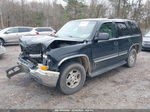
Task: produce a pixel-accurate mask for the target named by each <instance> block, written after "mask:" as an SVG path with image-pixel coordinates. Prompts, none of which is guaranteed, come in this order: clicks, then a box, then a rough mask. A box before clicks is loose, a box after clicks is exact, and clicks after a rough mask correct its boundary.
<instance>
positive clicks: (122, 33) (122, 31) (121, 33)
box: [116, 22, 130, 37]
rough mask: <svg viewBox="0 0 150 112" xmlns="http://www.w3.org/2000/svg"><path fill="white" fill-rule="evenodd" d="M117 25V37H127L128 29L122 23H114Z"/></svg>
mask: <svg viewBox="0 0 150 112" xmlns="http://www.w3.org/2000/svg"><path fill="white" fill-rule="evenodd" d="M116 25H117V29H118V36H119V37H122V36H127V35H129V34H130V32H129V29H128V27H127V25H126V24H125V23H123V22H121V23H116Z"/></svg>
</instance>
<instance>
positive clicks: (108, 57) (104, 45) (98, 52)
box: [92, 22, 118, 71]
mask: <svg viewBox="0 0 150 112" xmlns="http://www.w3.org/2000/svg"><path fill="white" fill-rule="evenodd" d="M115 32H116V30H115V25H114V24H113V23H112V22H108V23H103V24H102V25H101V27H100V29H99V33H108V34H109V36H110V38H109V40H99V41H94V43H93V50H92V55H93V62H94V69H93V70H94V71H95V70H96V71H97V70H99V69H101V68H104V67H107V66H110V65H112V64H115V63H117V61H116V58H117V57H118V40H117V38H116V35H115V34H116V33H115Z"/></svg>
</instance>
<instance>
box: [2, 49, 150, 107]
mask: <svg viewBox="0 0 150 112" xmlns="http://www.w3.org/2000/svg"><path fill="white" fill-rule="evenodd" d="M6 49H7V54H6V55H4V56H3V58H1V59H0V108H3V109H6V108H11V109H26V108H28V109H39V108H40V109H47V108H49V109H54V108H57V109H64V108H74V109H80V108H84V109H112V108H113V109H118V108H119V109H120V108H121V109H122V108H123V109H124V108H126V109H129V108H130V109H135V108H136V109H137V108H150V52H141V53H140V54H139V55H138V60H137V64H136V66H135V67H134V68H126V67H120V68H117V69H114V70H112V71H110V72H107V73H105V74H103V75H101V76H98V77H95V78H92V79H91V78H90V79H89V78H88V79H87V81H86V84H85V86H84V87H83V89H82V90H81V91H79V92H78V93H76V94H74V95H70V96H67V95H63V94H61V93H60V92H59V91H58V90H57V89H55V88H48V87H45V86H42V85H40V84H38V83H37V82H35V81H33V80H32V79H30V78H29V76H28V75H27V74H20V75H17V76H15V77H13V78H12V79H11V80H9V79H7V78H6V74H5V70H6V69H7V68H9V67H11V66H14V65H15V64H16V61H17V56H18V55H19V52H20V48H19V47H18V46H8V47H6Z"/></svg>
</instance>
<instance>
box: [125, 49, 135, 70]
mask: <svg viewBox="0 0 150 112" xmlns="http://www.w3.org/2000/svg"><path fill="white" fill-rule="evenodd" d="M136 59H137V52H136V49H134V48H133V49H131V50H130V51H129V54H128V58H127V66H128V67H129V68H131V67H134V66H135V64H136Z"/></svg>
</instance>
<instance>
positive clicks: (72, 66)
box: [58, 62, 86, 95]
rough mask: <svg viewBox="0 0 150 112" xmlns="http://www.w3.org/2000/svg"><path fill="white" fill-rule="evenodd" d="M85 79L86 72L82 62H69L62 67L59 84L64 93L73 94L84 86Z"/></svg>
mask: <svg viewBox="0 0 150 112" xmlns="http://www.w3.org/2000/svg"><path fill="white" fill-rule="evenodd" d="M85 79H86V72H85V69H84V67H83V66H82V65H81V64H79V63H73V62H72V63H68V64H65V65H63V67H62V68H61V74H60V78H59V82H58V86H59V89H60V90H61V92H62V93H64V94H68V95H69V94H73V93H75V92H77V91H79V90H80V89H81V88H82V87H83V85H84V82H85Z"/></svg>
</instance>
